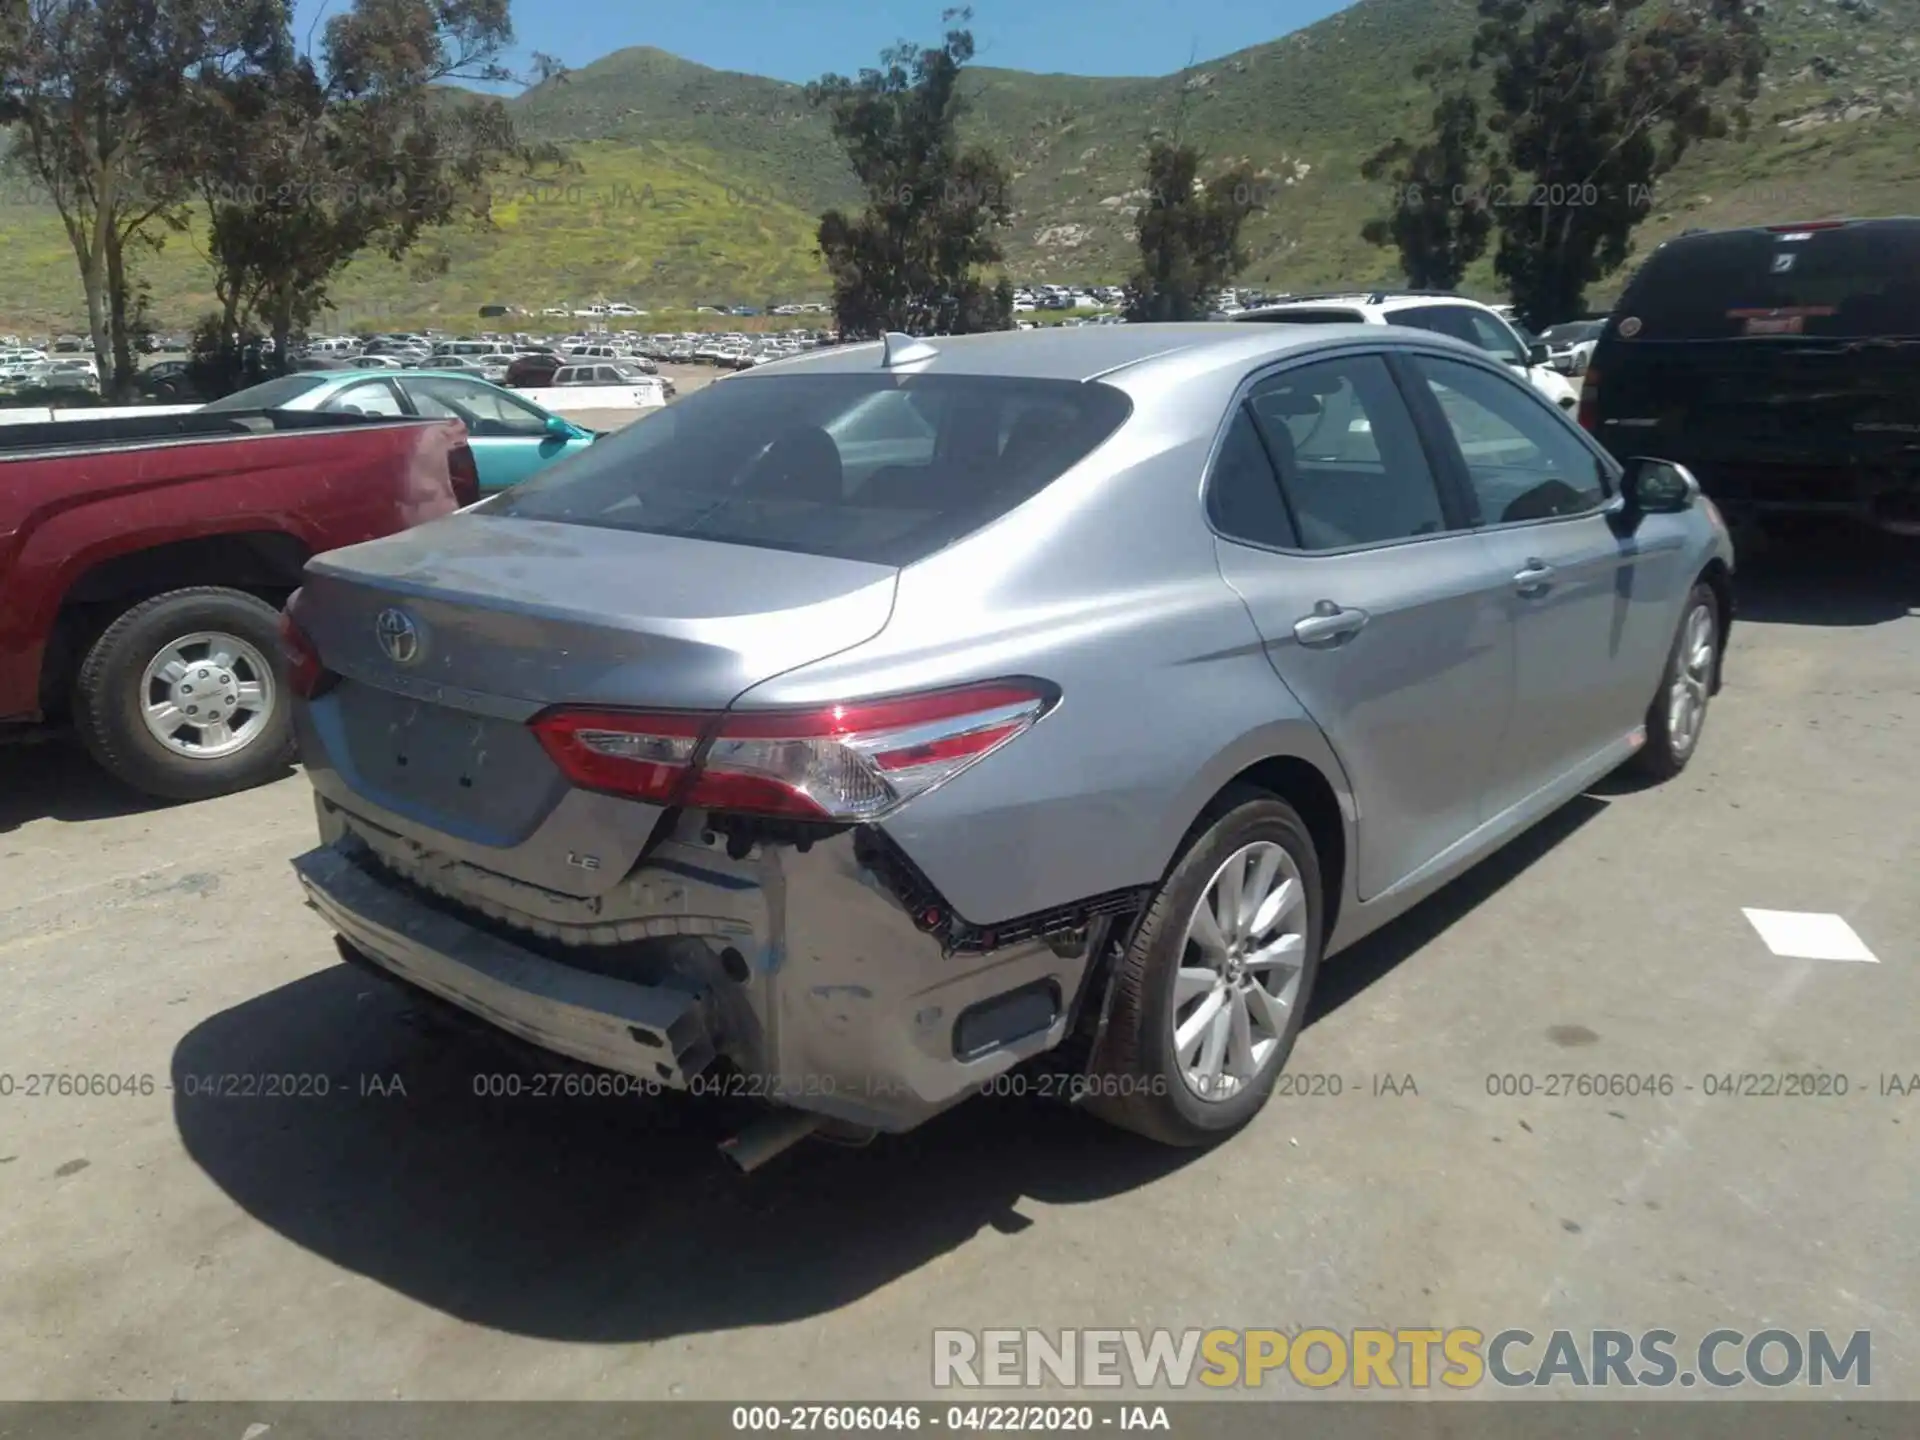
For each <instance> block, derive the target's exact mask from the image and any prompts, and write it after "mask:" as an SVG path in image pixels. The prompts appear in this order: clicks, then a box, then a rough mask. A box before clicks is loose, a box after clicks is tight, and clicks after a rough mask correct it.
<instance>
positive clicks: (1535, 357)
mask: <svg viewBox="0 0 1920 1440" xmlns="http://www.w3.org/2000/svg"><path fill="white" fill-rule="evenodd" d="M1547 358H1548V357H1547V347H1546V346H1545V345H1544V344H1542V343H1541V342H1540V341H1538V340H1536V341H1534V342H1533V344H1531V345H1529V346H1527V364H1529V365H1544V364H1546V363H1547Z"/></svg>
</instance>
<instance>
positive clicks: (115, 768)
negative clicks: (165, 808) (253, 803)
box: [73, 586, 294, 800]
mask: <svg viewBox="0 0 1920 1440" xmlns="http://www.w3.org/2000/svg"><path fill="white" fill-rule="evenodd" d="M278 625H279V612H278V611H276V610H275V609H274V608H273V607H272V606H271V605H269V604H267V603H266V602H265V601H263V600H257V599H255V598H254V597H253V596H251V595H248V594H246V593H244V592H243V591H239V590H227V589H220V588H215V587H212V586H207V587H201V588H196V589H191V590H174V591H171V592H169V593H168V594H165V595H156V596H154V597H153V598H152V599H151V600H144V601H142V602H141V603H140V604H138V605H135V606H134V607H133V608H132V609H131V610H128V611H126V612H125V613H124V614H122V615H121V616H120V618H119V619H117V620H115V621H114V622H113V623H112V624H111V625H109V626H108V627H107V628H106V630H105V631H104V632H102V634H101V635H100V638H99V639H97V640H95V641H94V642H93V645H92V647H91V648H90V649H89V650H88V651H87V656H86V659H85V660H84V661H83V662H82V663H81V666H80V675H79V679H78V680H77V681H76V682H75V685H74V696H73V715H74V726H75V728H76V729H77V730H78V732H79V734H80V738H81V740H82V741H83V742H84V743H85V744H86V747H87V749H88V750H89V751H90V752H92V754H93V757H94V759H95V760H97V761H98V762H99V763H100V765H101V766H102V767H104V768H105V769H106V770H107V771H108V772H110V773H111V774H113V775H114V776H115V777H117V778H118V779H119V780H121V781H122V782H124V783H125V784H127V785H130V786H132V787H133V788H134V789H136V790H140V791H143V792H145V793H146V794H149V795H154V796H158V797H159V798H161V799H164V800H204V799H207V798H209V797H211V796H214V795H226V794H229V793H231V792H233V791H235V790H246V789H250V788H252V787H253V786H255V785H260V784H263V783H265V782H266V781H268V780H272V779H275V778H277V777H278V776H280V775H282V774H284V773H285V772H286V770H287V767H288V766H289V765H290V764H291V763H292V760H293V753H294V736H293V717H292V714H291V706H290V700H289V695H288V692H287V687H286V683H285V680H284V678H283V677H282V675H281V674H280V670H279V665H278V663H277V661H276V660H275V658H274V657H275V655H276V653H277V651H278V647H279V635H278ZM194 636H200V637H203V639H204V638H207V637H212V638H214V639H218V640H221V641H225V642H238V643H237V644H235V643H226V644H224V645H220V646H215V645H214V644H212V643H207V644H205V645H198V644H196V645H189V646H187V647H186V648H185V649H184V650H183V652H182V653H184V654H186V655H190V656H197V655H201V654H204V658H206V659H208V660H213V659H214V658H216V657H217V656H219V655H222V654H225V655H227V656H228V657H229V658H230V659H231V660H232V661H233V662H234V663H232V664H231V665H229V666H228V667H227V668H226V669H224V670H218V671H217V672H216V673H215V674H213V675H211V676H208V677H207V680H206V682H204V685H211V686H212V687H213V691H214V694H213V696H212V701H213V704H214V706H215V713H216V715H224V716H225V717H226V719H227V721H228V722H230V723H229V725H228V734H229V736H230V739H231V741H232V742H233V743H231V745H230V746H229V745H227V744H224V743H223V742H221V741H220V740H219V739H218V738H217V736H214V738H212V739H211V740H210V741H209V744H208V747H207V748H209V749H211V751H212V752H213V753H209V754H196V753H192V752H193V751H194V750H196V749H199V748H201V746H200V744H199V743H198V742H199V740H200V737H206V736H212V735H213V732H210V731H208V730H206V729H202V728H200V727H199V726H196V725H191V724H188V723H187V722H186V721H185V710H186V707H187V706H188V705H192V704H194V700H195V699H201V700H203V701H204V699H205V695H204V685H203V684H202V682H200V681H197V680H194V679H193V677H192V676H188V677H187V678H186V679H184V680H181V681H179V682H177V683H179V684H182V685H186V684H188V683H189V681H191V682H192V685H191V686H190V688H193V687H199V688H198V689H196V692H195V694H194V696H193V697H192V698H189V697H188V696H187V695H184V694H182V695H177V696H174V695H173V694H172V692H173V690H174V685H175V682H170V681H168V680H167V679H165V678H164V677H156V678H154V679H152V680H151V681H149V675H150V673H151V671H150V667H154V666H157V665H159V664H160V663H161V662H162V661H163V660H164V659H165V658H166V655H167V653H168V652H169V651H170V650H171V649H173V648H174V647H176V646H180V645H181V644H182V642H184V641H186V640H188V638H189V637H194ZM248 651H251V654H248V653H247V652H248ZM256 671H258V672H260V673H259V674H255V673H254V672H256ZM249 685H252V686H257V687H259V688H258V689H257V690H251V691H250V690H247V689H246V687H247V686H249ZM242 694H245V695H246V696H247V698H248V699H250V700H254V701H256V702H257V703H255V704H252V705H249V704H246V703H242V702H239V701H238V700H237V699H236V697H238V696H240V695H242ZM156 695H158V696H160V697H161V698H168V697H171V698H174V699H177V700H178V701H180V702H181V703H180V704H179V705H178V707H177V713H179V714H180V715H181V718H182V728H181V729H179V730H178V731H176V732H175V734H176V737H177V738H176V740H175V742H174V743H172V744H169V743H165V742H163V741H162V740H161V739H160V737H159V735H158V734H157V733H156V731H155V729H154V727H153V726H151V725H150V724H149V723H148V720H147V718H146V713H145V711H146V709H147V703H148V702H149V701H151V700H153V699H154V697H155V696H156ZM194 709H195V712H196V713H198V712H199V706H198V705H194ZM156 723H164V722H159V721H157V722H156Z"/></svg>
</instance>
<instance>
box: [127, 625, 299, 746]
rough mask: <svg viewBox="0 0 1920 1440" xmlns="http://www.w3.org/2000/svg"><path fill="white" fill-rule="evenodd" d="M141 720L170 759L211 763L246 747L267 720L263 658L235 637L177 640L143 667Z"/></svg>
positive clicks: (269, 690)
mask: <svg viewBox="0 0 1920 1440" xmlns="http://www.w3.org/2000/svg"><path fill="white" fill-rule="evenodd" d="M140 691H141V702H142V703H141V718H142V719H143V720H145V721H146V724H147V730H148V733H150V734H151V735H152V736H153V738H154V739H156V740H158V741H159V742H160V743H161V744H162V745H164V746H166V748H167V749H169V750H171V751H172V752H173V753H174V754H176V755H185V756H187V757H188V758H189V759H193V760H217V759H219V758H220V757H221V756H223V755H231V754H233V753H234V752H235V751H237V750H241V749H244V748H245V747H246V746H248V745H251V744H253V743H254V742H255V741H256V740H258V739H259V738H260V737H261V735H263V734H264V733H265V732H266V729H267V725H268V722H269V721H270V720H271V719H272V717H273V707H274V701H275V698H276V697H275V693H274V692H275V686H274V681H273V667H272V665H270V664H269V663H268V662H267V658H266V657H265V656H264V655H262V654H261V653H260V652H259V651H258V650H256V649H255V648H254V647H253V646H251V645H249V644H248V643H247V642H246V641H245V640H242V639H241V638H240V637H239V636H237V635H223V634H221V633H220V632H218V631H203V632H198V633H195V634H190V635H183V636H182V637H181V638H179V639H178V640H175V641H173V642H171V643H170V644H168V645H166V646H164V647H162V649H161V650H160V653H159V654H157V655H155V656H154V657H153V659H151V660H150V661H148V662H147V669H146V674H145V675H143V676H142V677H141V682H140Z"/></svg>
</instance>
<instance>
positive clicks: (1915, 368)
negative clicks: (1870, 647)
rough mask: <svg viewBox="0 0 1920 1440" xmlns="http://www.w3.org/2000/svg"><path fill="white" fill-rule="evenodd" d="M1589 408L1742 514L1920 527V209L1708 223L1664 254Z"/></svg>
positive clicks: (1915, 531)
mask: <svg viewBox="0 0 1920 1440" xmlns="http://www.w3.org/2000/svg"><path fill="white" fill-rule="evenodd" d="M1579 414H1580V423H1581V424H1582V425H1584V426H1586V427H1587V429H1588V430H1590V431H1592V432H1593V434H1594V435H1595V436H1597V437H1598V438H1599V440H1600V442H1601V443H1602V444H1603V445H1605V446H1606V447H1607V449H1609V450H1610V451H1612V452H1613V453H1614V455H1616V456H1617V457H1619V458H1621V459H1623V460H1624V459H1626V458H1627V457H1628V456H1632V455H1649V454H1651V455H1659V456H1661V457H1663V458H1665V459H1669V460H1677V461H1679V462H1681V463H1682V464H1684V465H1686V466H1688V467H1689V468H1690V469H1691V470H1692V471H1693V472H1694V474H1695V475H1697V476H1698V477H1699V479H1700V483H1701V487H1702V488H1703V489H1704V490H1705V491H1706V493H1707V494H1708V495H1709V496H1711V497H1712V498H1713V499H1714V500H1715V501H1716V502H1717V503H1718V504H1719V506H1720V507H1721V509H1722V510H1723V511H1724V512H1725V513H1726V516H1727V519H1728V521H1729V523H1732V524H1735V525H1746V524H1751V523H1753V522H1768V525H1767V528H1768V529H1770V530H1777V529H1779V528H1780V525H1781V524H1782V523H1783V522H1788V521H1792V520H1795V519H1802V518H1807V517H1812V516H1821V515H1826V516H1844V517H1849V518H1854V519H1859V520H1864V521H1866V522H1868V523H1869V524H1872V525H1874V526H1876V527H1877V528H1879V529H1882V530H1887V531H1891V532H1894V533H1897V534H1904V535H1913V536H1920V219H1916V218H1902V219H1886V220H1820V221H1813V222H1808V223H1803V224H1793V225H1767V226H1762V227H1757V228H1754V229H1747V230H1720V231H1702V232H1697V233H1693V234H1688V235H1682V236H1680V237H1679V238H1678V239H1674V240H1669V241H1667V242H1666V243H1665V244H1663V245H1661V246H1660V247H1659V248H1658V249H1656V250H1655V251H1654V252H1653V253H1652V254H1651V255H1650V256H1648V257H1647V261H1646V263H1645V264H1644V265H1643V266H1642V267H1641V268H1640V271H1639V273H1638V274H1636V275H1635V276H1634V277H1633V280H1632V282H1631V283H1630V284H1629V285H1628V286H1627V289H1626V292H1625V293H1624V294H1623V295H1622V296H1621V297H1620V303H1619V304H1618V305H1617V306H1615V307H1614V313H1613V314H1612V315H1611V316H1610V317H1609V318H1608V320H1607V325H1606V329H1605V330H1604V331H1603V332H1602V333H1601V336H1600V341H1599V344H1598V345H1597V346H1595V348H1594V353H1593V359H1592V361H1591V362H1590V363H1589V365H1588V368H1587V375H1586V384H1585V387H1584V389H1583V391H1582V393H1581V397H1580V411H1579Z"/></svg>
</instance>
